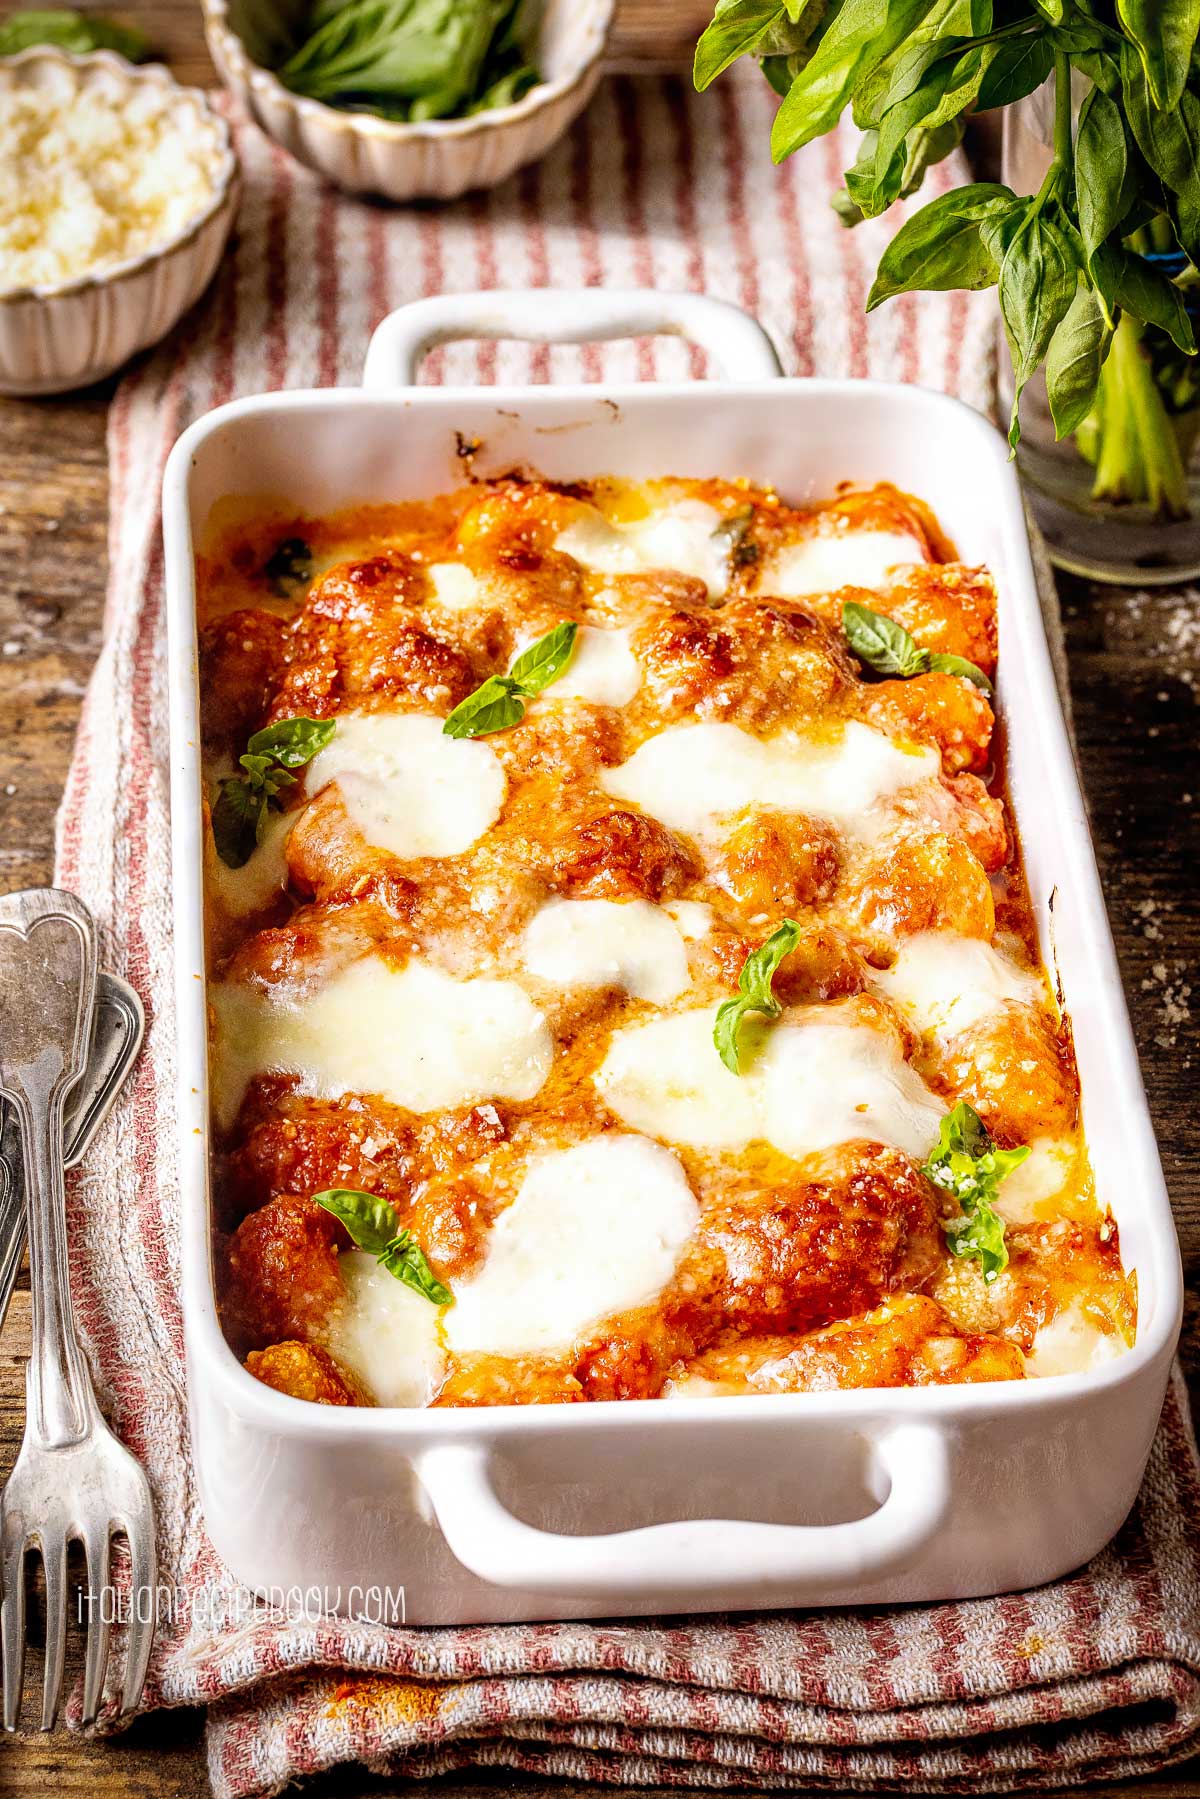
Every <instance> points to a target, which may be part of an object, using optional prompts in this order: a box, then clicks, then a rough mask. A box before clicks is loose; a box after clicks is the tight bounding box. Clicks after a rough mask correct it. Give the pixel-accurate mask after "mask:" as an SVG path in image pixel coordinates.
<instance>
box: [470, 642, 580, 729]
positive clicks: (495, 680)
mask: <svg viewBox="0 0 1200 1799" xmlns="http://www.w3.org/2000/svg"><path fill="white" fill-rule="evenodd" d="M578 633H579V626H578V625H576V624H573V623H571V622H570V621H569V620H564V622H563V623H562V624H559V625H555V626H554V628H553V630H551V631H547V632H546V635H545V636H544V637H539V638H538V640H537V642H536V643H531V644H530V645H529V648H528V649H526V650H522V652H521V654H520V655H519V656H518V657H517V659H516V661H515V662H514V663H513V665H512V668H511V669H510V671H509V672H508V674H506V675H489V676H488V678H487V680H486V681H484V683H483V684H482V686H480V687H477V688H476V689H475V691H474V693H469V694H468V695H467V697H466V699H465V700H460V702H459V704H458V705H457V706H456V707H455V708H454V710H453V712H452V713H451V714H450V716H449V718H448V719H447V720H446V722H445V724H444V725H443V726H442V732H443V734H444V735H445V736H446V737H488V736H490V735H491V733H492V732H493V731H506V730H507V729H508V728H509V726H510V725H519V724H520V722H521V720H522V719H523V718H524V716H525V701H526V699H531V698H532V697H533V695H534V694H538V693H541V691H542V689H543V688H544V687H549V685H550V683H551V681H557V679H558V677H559V676H560V675H561V674H562V673H563V671H564V669H565V668H566V667H567V664H568V663H569V662H570V660H571V657H572V655H573V654H574V651H575V639H576V637H577V636H578Z"/></svg>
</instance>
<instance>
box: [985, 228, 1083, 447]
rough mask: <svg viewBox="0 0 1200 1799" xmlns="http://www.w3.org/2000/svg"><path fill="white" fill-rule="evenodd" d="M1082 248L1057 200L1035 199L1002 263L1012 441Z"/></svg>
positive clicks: (1072, 287)
mask: <svg viewBox="0 0 1200 1799" xmlns="http://www.w3.org/2000/svg"><path fill="white" fill-rule="evenodd" d="M1080 255H1081V249H1080V248H1079V246H1078V244H1077V240H1073V239H1072V238H1071V236H1070V235H1069V233H1068V231H1067V229H1066V228H1065V226H1064V225H1063V223H1062V221H1061V219H1060V217H1059V214H1058V208H1057V207H1056V206H1055V204H1054V202H1053V201H1050V202H1048V203H1047V204H1045V205H1040V204H1039V203H1038V202H1037V201H1034V202H1032V203H1031V204H1030V206H1029V209H1028V211H1027V213H1026V216H1025V218H1024V219H1023V220H1022V222H1021V224H1020V225H1019V226H1018V228H1017V230H1016V231H1015V232H1014V233H1013V235H1012V238H1011V239H1010V241H1009V245H1008V249H1007V250H1006V251H1005V255H1004V261H1003V262H1002V263H1001V265H1000V312H1001V315H1002V317H1003V319H1004V333H1005V336H1006V337H1007V339H1008V345H1009V350H1010V351H1011V354H1012V363H1013V406H1012V419H1011V422H1010V424H1009V431H1008V441H1009V443H1010V444H1011V445H1012V447H1013V449H1014V450H1015V449H1016V446H1017V442H1018V440H1019V438H1020V435H1021V426H1020V419H1019V416H1018V408H1019V403H1020V399H1021V391H1022V389H1023V388H1024V386H1025V383H1026V382H1027V381H1028V380H1029V378H1030V376H1031V375H1032V374H1033V372H1034V370H1035V369H1037V368H1038V367H1040V365H1041V363H1042V362H1043V361H1044V360H1045V356H1046V352H1047V350H1048V349H1049V348H1050V339H1051V338H1052V337H1053V335H1054V333H1055V331H1056V330H1057V328H1058V326H1059V324H1060V323H1061V322H1062V320H1063V319H1064V318H1065V316H1066V314H1067V312H1068V310H1069V309H1070V305H1071V302H1072V300H1073V299H1074V298H1075V292H1076V289H1077V288H1078V286H1079V267H1080Z"/></svg>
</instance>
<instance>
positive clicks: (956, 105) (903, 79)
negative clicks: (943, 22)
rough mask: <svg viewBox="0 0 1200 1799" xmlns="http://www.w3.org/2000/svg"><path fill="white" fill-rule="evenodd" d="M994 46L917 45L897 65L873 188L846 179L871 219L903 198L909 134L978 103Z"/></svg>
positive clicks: (877, 152)
mask: <svg viewBox="0 0 1200 1799" xmlns="http://www.w3.org/2000/svg"><path fill="white" fill-rule="evenodd" d="M995 49H996V46H995V45H992V44H987V45H974V44H970V43H967V44H966V46H965V47H964V41H963V40H961V39H951V40H949V42H948V43H947V42H938V43H935V44H918V45H916V46H914V48H913V49H912V50H911V51H910V52H909V53H908V54H907V55H906V56H905V57H903V58H902V59H901V60H900V62H898V63H897V65H896V69H895V73H894V76H893V81H892V86H891V89H890V90H889V92H888V95H887V97H886V98H885V100H884V103H883V108H882V111H881V113H880V118H879V129H878V140H877V144H876V150H875V159H874V172H873V181H872V183H871V185H870V187H869V188H866V187H863V186H860V185H856V184H855V183H854V182H853V181H851V180H850V179H849V178H848V179H847V183H846V186H847V191H848V192H849V194H850V196H851V198H852V199H853V200H855V201H856V202H857V204H858V205H859V206H860V207H861V208H862V210H863V211H864V212H865V213H866V214H867V215H868V216H873V215H874V214H877V213H880V212H883V211H884V210H885V209H886V208H887V207H888V206H890V205H891V204H892V202H893V201H894V200H896V199H898V198H899V195H900V190H901V187H902V185H903V183H904V176H905V169H906V167H907V164H908V160H909V145H908V140H909V136H910V133H914V132H916V131H917V130H918V129H920V130H924V131H936V130H938V129H940V128H941V127H942V126H944V125H947V124H949V123H951V122H952V121H954V120H956V119H957V118H958V117H959V116H960V115H961V114H962V113H965V112H966V111H967V109H968V108H969V107H970V106H971V105H972V104H973V103H974V101H975V99H976V97H977V95H978V93H979V89H980V85H981V83H982V81H983V77H984V74H985V72H986V69H987V66H988V63H989V61H990V59H991V57H992V56H993V55H994V54H995Z"/></svg>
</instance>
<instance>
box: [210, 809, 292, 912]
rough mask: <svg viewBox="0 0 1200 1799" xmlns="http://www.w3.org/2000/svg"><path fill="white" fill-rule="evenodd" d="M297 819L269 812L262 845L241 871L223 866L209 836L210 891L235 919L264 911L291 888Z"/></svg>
mask: <svg viewBox="0 0 1200 1799" xmlns="http://www.w3.org/2000/svg"><path fill="white" fill-rule="evenodd" d="M297 816H298V815H297V814H296V813H295V812H269V813H268V814H267V823H266V828H265V829H264V831H263V839H262V842H261V843H260V844H259V845H258V847H257V849H256V850H255V851H254V854H253V855H252V856H251V857H250V860H249V861H248V862H246V863H244V864H243V866H242V867H241V868H230V867H228V866H227V864H226V863H224V862H222V860H221V858H220V856H218V855H217V853H216V850H215V848H214V847H213V846H212V834H211V832H210V833H209V841H208V846H207V850H206V854H207V857H208V865H207V868H206V869H205V878H206V880H207V883H208V890H209V892H210V893H213V894H215V895H216V897H217V899H218V900H219V901H220V903H221V905H222V907H223V908H224V910H225V911H226V912H227V913H228V914H229V916H230V917H231V918H248V917H250V915H251V914H252V913H254V912H262V911H264V910H265V909H266V907H267V906H269V905H270V904H271V901H272V900H274V899H277V898H278V897H279V895H280V894H281V893H282V892H283V889H284V888H285V887H286V886H287V884H288V867H287V855H286V851H287V840H288V838H289V837H290V836H291V834H292V826H293V825H294V824H295V822H296V818H297Z"/></svg>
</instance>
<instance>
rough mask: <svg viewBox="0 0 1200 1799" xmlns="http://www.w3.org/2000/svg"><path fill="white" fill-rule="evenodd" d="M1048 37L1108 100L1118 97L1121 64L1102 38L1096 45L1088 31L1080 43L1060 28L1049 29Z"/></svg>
mask: <svg viewBox="0 0 1200 1799" xmlns="http://www.w3.org/2000/svg"><path fill="white" fill-rule="evenodd" d="M1049 37H1050V42H1051V45H1052V46H1053V47H1054V48H1055V49H1058V50H1065V51H1066V52H1067V53H1068V55H1069V56H1070V58H1071V61H1072V63H1073V64H1074V66H1075V68H1077V69H1078V70H1079V72H1080V74H1081V75H1086V76H1087V78H1088V80H1089V81H1090V82H1093V83H1094V84H1095V86H1096V87H1098V88H1099V89H1100V90H1101V92H1102V93H1105V94H1107V95H1108V97H1109V99H1110V100H1116V99H1119V98H1120V94H1121V65H1120V62H1119V60H1118V58H1117V56H1116V55H1114V54H1113V51H1112V50H1111V49H1110V48H1108V47H1107V45H1106V43H1105V40H1104V39H1101V40H1100V46H1099V47H1098V46H1094V45H1092V44H1091V36H1090V33H1089V35H1088V38H1087V40H1086V41H1085V42H1080V43H1075V42H1074V41H1073V35H1072V34H1071V33H1070V32H1064V31H1061V30H1054V31H1051V32H1050V33H1049Z"/></svg>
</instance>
